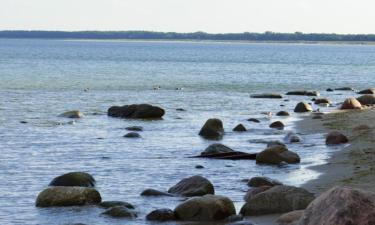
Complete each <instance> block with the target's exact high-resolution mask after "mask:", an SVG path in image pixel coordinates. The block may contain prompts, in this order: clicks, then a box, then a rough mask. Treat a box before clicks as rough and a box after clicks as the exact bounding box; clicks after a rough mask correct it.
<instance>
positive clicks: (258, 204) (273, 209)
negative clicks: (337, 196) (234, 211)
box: [240, 185, 314, 216]
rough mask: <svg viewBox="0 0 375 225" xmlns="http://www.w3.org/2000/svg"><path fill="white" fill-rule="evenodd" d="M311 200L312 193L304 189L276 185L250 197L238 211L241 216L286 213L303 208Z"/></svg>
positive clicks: (312, 197) (312, 198)
mask: <svg viewBox="0 0 375 225" xmlns="http://www.w3.org/2000/svg"><path fill="white" fill-rule="evenodd" d="M313 200H314V195H313V194H312V193H310V192H308V191H306V190H305V189H302V188H297V187H292V186H285V185H277V186H274V187H272V188H270V189H268V190H267V191H264V192H262V193H259V194H257V195H255V196H254V197H253V198H251V199H250V201H248V202H246V203H245V205H244V206H243V207H242V209H241V211H240V213H241V214H242V215H243V216H256V215H266V214H274V213H286V212H290V211H294V210H301V209H305V208H306V207H307V206H308V205H309V204H310V203H311V202H312V201H313Z"/></svg>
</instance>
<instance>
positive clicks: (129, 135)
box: [124, 132, 141, 138]
mask: <svg viewBox="0 0 375 225" xmlns="http://www.w3.org/2000/svg"><path fill="white" fill-rule="evenodd" d="M124 138H141V135H140V134H138V133H136V132H130V133H127V134H125V135H124Z"/></svg>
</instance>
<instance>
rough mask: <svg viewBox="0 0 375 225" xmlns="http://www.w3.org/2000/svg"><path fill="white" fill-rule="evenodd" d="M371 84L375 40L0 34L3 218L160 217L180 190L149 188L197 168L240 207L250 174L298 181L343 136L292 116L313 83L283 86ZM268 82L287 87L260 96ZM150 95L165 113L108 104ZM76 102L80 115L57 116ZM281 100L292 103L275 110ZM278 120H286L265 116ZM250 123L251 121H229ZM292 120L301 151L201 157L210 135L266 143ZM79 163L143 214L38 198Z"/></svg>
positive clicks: (112, 195) (111, 194)
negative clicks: (219, 126) (118, 110)
mask: <svg viewBox="0 0 375 225" xmlns="http://www.w3.org/2000/svg"><path fill="white" fill-rule="evenodd" d="M374 84H375V46H374V45H345V44H293V43H233V42H182V41H181V42H178V41H170V42H164V41H123V40H113V41H107V40H43V39H0V96H1V97H0V224H3V225H7V224H30V225H36V224H42V225H44V224H64V225H65V224H66V225H68V224H70V225H72V224H87V225H88V224H98V225H102V224H136V225H140V224H154V223H151V222H148V221H146V220H145V216H146V215H147V214H148V213H149V212H151V211H152V210H154V209H159V208H170V209H174V208H175V207H176V206H177V205H178V204H180V203H181V202H182V201H183V200H184V198H179V197H142V196H140V193H141V192H142V191H143V190H145V189H147V188H153V189H158V190H162V191H166V190H168V188H170V187H171V186H173V185H174V184H176V183H177V182H179V181H180V180H181V179H183V178H186V177H189V176H193V175H201V176H204V177H206V178H207V179H209V180H210V181H211V182H212V183H213V184H214V187H215V192H216V194H219V195H224V196H227V197H229V198H230V199H232V200H233V201H234V203H235V206H236V209H237V211H239V210H240V208H241V206H242V205H243V204H244V200H243V197H244V195H245V193H246V191H247V190H248V189H249V187H248V186H247V184H246V182H244V180H245V179H249V178H251V177H254V176H267V177H270V178H273V179H277V180H279V181H281V182H283V183H284V184H288V185H294V186H301V185H303V184H304V183H306V182H307V181H309V180H311V179H316V178H318V176H319V173H317V172H316V171H314V170H312V169H310V167H311V166H314V165H320V164H323V163H325V162H326V160H327V158H328V157H329V156H330V154H332V152H334V151H337V150H338V149H337V148H328V147H326V146H325V144H324V134H322V133H316V134H304V133H302V132H300V131H299V130H298V129H297V128H296V126H295V122H296V121H299V120H301V119H303V118H304V116H307V115H306V114H302V115H301V114H298V115H297V114H295V113H293V109H294V106H295V105H296V104H297V103H298V102H301V101H305V102H312V101H311V99H312V98H313V97H308V96H286V95H285V93H286V92H288V91H295V90H315V91H319V92H320V94H321V96H320V97H327V98H329V99H331V100H332V101H333V102H334V104H333V105H332V106H331V107H324V106H317V105H314V104H313V108H314V110H319V111H320V112H330V111H332V110H335V109H336V108H337V106H338V104H339V103H340V102H342V101H343V100H344V99H345V98H346V97H349V96H353V97H356V96H357V94H356V93H355V91H334V92H327V91H326V89H327V88H339V87H353V88H354V89H355V90H361V89H365V88H370V87H372V86H374ZM260 93H280V94H282V95H283V98H282V99H255V98H250V95H251V94H260ZM140 103H148V104H152V105H156V106H159V107H162V108H163V109H165V111H166V114H165V116H164V117H163V119H162V120H152V121H149V120H134V119H119V118H111V117H108V116H107V109H108V108H109V107H111V106H114V105H127V104H140ZM179 108H183V109H185V110H186V111H178V110H176V109H179ZM69 110H80V111H81V112H82V113H83V114H84V117H83V118H80V119H67V118H62V117H59V116H58V115H59V114H61V113H63V112H66V111H69ZM280 110H285V111H288V112H290V113H291V116H290V117H286V118H285V117H284V118H282V117H278V116H275V114H276V113H277V112H278V111H280ZM270 112H272V113H273V115H271V113H270ZM209 118H219V119H221V120H222V121H223V124H224V129H225V135H224V137H223V139H222V140H218V141H212V140H211V141H210V140H205V139H203V138H201V137H200V136H199V135H198V132H199V130H200V128H201V127H202V125H203V124H204V123H205V121H206V120H207V119H209ZM249 118H257V119H259V120H260V123H252V122H249V121H247V119H249ZM277 120H280V121H282V122H283V123H285V124H286V127H285V129H284V130H275V129H271V128H269V124H270V123H271V122H273V121H277ZM240 123H242V124H243V125H244V126H245V127H246V128H247V129H248V131H247V132H242V133H238V132H233V131H232V129H233V128H234V127H235V126H236V125H237V124H240ZM128 126H142V127H143V129H144V131H142V132H140V135H141V136H142V137H141V138H138V139H127V138H124V137H123V136H124V134H126V133H127V132H128V131H127V130H126V129H125V128H126V127H128ZM290 132H295V133H297V134H298V135H300V136H301V138H302V141H301V142H300V143H293V144H290V143H288V144H287V146H288V148H289V149H290V150H292V151H294V152H297V153H298V154H299V155H300V157H301V163H300V164H295V165H282V166H270V165H257V164H256V163H255V161H253V160H236V161H232V160H214V159H203V158H191V157H192V156H196V155H199V154H200V153H201V152H202V151H203V150H204V149H205V148H206V147H208V146H209V145H210V144H213V143H222V144H224V145H227V146H229V147H230V148H232V149H234V150H237V151H243V152H247V153H256V152H259V151H262V150H264V149H265V147H266V144H265V142H267V141H271V140H280V141H283V140H284V137H285V136H286V135H287V134H288V133H290ZM197 165H201V166H203V167H204V168H203V169H197V168H196V166H197ZM73 171H83V172H87V173H90V174H91V175H93V176H94V178H95V180H96V188H97V190H98V191H99V192H100V193H101V196H102V198H103V200H104V201H109V200H117V201H126V202H130V203H132V204H133V205H135V207H136V211H137V213H138V218H136V219H113V218H109V217H107V216H103V215H101V213H103V212H104V211H105V210H104V209H103V208H100V207H97V206H84V207H62V208H37V207H35V200H36V197H37V196H38V194H39V193H40V192H41V191H42V190H43V189H45V188H46V187H47V186H48V184H49V183H50V182H51V180H52V179H53V178H54V177H56V176H59V175H62V174H64V173H68V172H73ZM166 224H176V223H175V222H171V223H166Z"/></svg>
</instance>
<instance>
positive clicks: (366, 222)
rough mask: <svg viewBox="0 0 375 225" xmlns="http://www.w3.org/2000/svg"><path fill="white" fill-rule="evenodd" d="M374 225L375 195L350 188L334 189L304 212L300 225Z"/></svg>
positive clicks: (320, 197)
mask: <svg viewBox="0 0 375 225" xmlns="http://www.w3.org/2000/svg"><path fill="white" fill-rule="evenodd" d="M316 224H322V225H325V224H327V225H328V224H329V225H331V224H334V225H373V224H375V194H374V193H372V192H367V191H363V190H358V189H353V188H349V187H334V188H332V189H331V190H329V191H327V192H325V193H323V194H322V195H320V196H319V197H318V198H316V199H315V200H314V201H313V202H312V203H311V204H310V205H309V207H307V209H306V210H305V211H304V213H303V215H302V218H301V219H300V221H299V225H316Z"/></svg>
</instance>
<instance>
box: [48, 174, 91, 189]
mask: <svg viewBox="0 0 375 225" xmlns="http://www.w3.org/2000/svg"><path fill="white" fill-rule="evenodd" d="M49 186H79V187H94V186H95V179H94V177H93V176H91V175H90V174H88V173H85V172H71V173H66V174H63V175H61V176H58V177H56V178H54V179H53V180H52V181H51V183H50V184H49Z"/></svg>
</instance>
